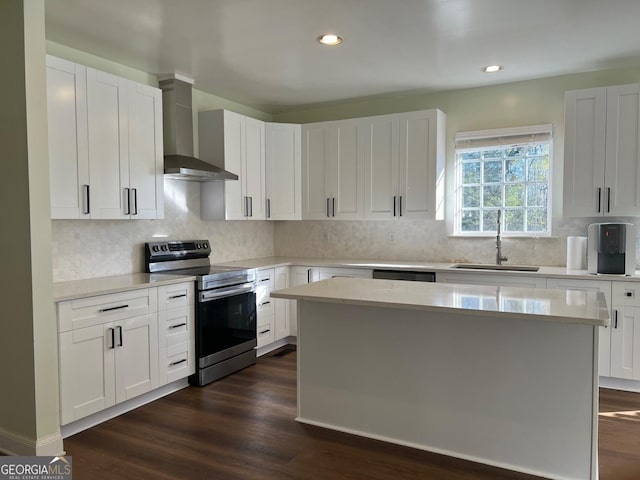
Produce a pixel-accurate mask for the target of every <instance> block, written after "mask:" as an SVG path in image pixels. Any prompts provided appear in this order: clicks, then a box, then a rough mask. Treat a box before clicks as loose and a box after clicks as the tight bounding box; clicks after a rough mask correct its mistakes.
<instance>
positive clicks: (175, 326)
mask: <svg viewBox="0 0 640 480" xmlns="http://www.w3.org/2000/svg"><path fill="white" fill-rule="evenodd" d="M186 326H187V324H186V323H178V324H176V325H171V326H170V327H169V328H180V327H186Z"/></svg>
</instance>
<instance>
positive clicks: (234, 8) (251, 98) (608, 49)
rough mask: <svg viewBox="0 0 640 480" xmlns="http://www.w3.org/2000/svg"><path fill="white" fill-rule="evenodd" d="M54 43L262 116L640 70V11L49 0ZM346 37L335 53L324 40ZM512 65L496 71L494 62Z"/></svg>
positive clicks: (352, 1)
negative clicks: (189, 85) (170, 79)
mask: <svg viewBox="0 0 640 480" xmlns="http://www.w3.org/2000/svg"><path fill="white" fill-rule="evenodd" d="M45 5H46V29H47V39H49V40H52V41H54V42H57V43H61V44H64V45H68V46H70V47H73V48H76V49H78V50H82V51H85V52H89V53H92V54H94V55H97V56H100V57H103V58H107V59H109V60H113V61H115V62H118V63H121V64H124V65H127V66H130V67H133V68H137V69H139V70H143V71H145V72H148V73H152V74H160V75H162V74H172V73H179V74H182V75H186V76H188V77H191V78H193V79H194V80H195V87H196V88H198V89H199V90H203V91H205V92H210V93H213V94H215V95H219V96H221V97H225V98H228V99H230V100H235V101H238V102H241V103H244V104H246V105H251V106H254V107H257V108H260V109H261V110H263V111H266V112H274V113H275V112H278V111H285V110H291V109H294V108H295V107H299V106H302V105H311V104H317V103H322V102H332V101H340V100H345V99H351V98H357V97H367V96H374V95H383V94H389V93H399V92H417V91H419V92H431V91H438V90H450V89H458V88H464V87H472V86H481V85H489V84H495V83H505V82H511V81H516V80H525V79H532V78H541V77H547V76H554V75H561V74H566V73H574V72H584V71H591V70H600V69H608V68H616V67H625V66H632V65H633V66H636V65H640V0H608V1H603V0H135V1H131V0H46V2H45ZM325 32H335V33H338V34H340V35H342V36H343V37H344V43H343V44H342V45H341V46H338V47H325V46H322V45H320V44H319V43H317V42H316V37H317V36H318V35H320V34H321V33H325ZM493 63H498V64H502V65H504V70H503V71H502V72H499V73H495V74H486V73H482V72H481V68H482V67H483V66H485V65H488V64H493Z"/></svg>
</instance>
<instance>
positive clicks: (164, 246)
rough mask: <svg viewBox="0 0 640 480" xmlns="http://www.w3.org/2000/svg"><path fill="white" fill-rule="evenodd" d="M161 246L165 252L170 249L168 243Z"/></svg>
mask: <svg viewBox="0 0 640 480" xmlns="http://www.w3.org/2000/svg"><path fill="white" fill-rule="evenodd" d="M160 248H162V251H163V252H166V251H167V250H169V247H167V246H166V245H162V247H160Z"/></svg>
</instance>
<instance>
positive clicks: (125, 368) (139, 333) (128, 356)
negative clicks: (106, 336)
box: [115, 313, 159, 402]
mask: <svg viewBox="0 0 640 480" xmlns="http://www.w3.org/2000/svg"><path fill="white" fill-rule="evenodd" d="M115 329H116V330H115V332H116V333H115V344H116V347H115V354H116V357H115V367H116V402H123V401H125V400H129V399H130V398H133V397H136V396H138V395H141V394H143V393H145V392H148V391H150V390H153V389H154V388H156V387H158V384H159V380H158V314H157V313H152V314H149V315H143V316H140V317H134V318H128V319H126V320H121V321H119V322H117V323H116V324H115Z"/></svg>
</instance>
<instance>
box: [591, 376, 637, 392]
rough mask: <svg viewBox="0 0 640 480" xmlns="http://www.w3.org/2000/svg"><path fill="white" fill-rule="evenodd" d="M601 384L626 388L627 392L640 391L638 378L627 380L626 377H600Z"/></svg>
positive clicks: (606, 386) (614, 387)
mask: <svg viewBox="0 0 640 480" xmlns="http://www.w3.org/2000/svg"><path fill="white" fill-rule="evenodd" d="M599 386H600V387H602V388H611V389H613V390H624V391H626V392H636V393H640V382H639V381H637V380H627V379H625V378H613V377H600V378H599Z"/></svg>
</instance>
